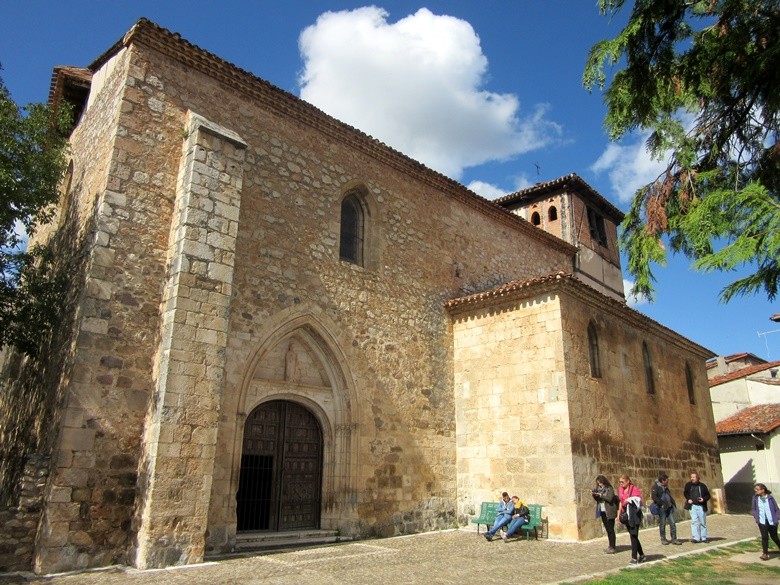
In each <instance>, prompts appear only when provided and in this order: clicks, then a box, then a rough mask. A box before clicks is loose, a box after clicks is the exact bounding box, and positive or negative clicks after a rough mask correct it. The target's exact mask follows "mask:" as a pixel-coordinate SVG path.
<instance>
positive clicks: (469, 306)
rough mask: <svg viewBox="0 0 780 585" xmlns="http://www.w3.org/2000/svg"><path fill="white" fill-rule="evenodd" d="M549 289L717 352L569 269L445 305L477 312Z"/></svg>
mask: <svg viewBox="0 0 780 585" xmlns="http://www.w3.org/2000/svg"><path fill="white" fill-rule="evenodd" d="M548 291H565V292H566V293H568V294H571V295H573V296H575V297H577V298H580V299H581V300H583V301H584V302H586V303H588V304H590V305H592V306H597V307H600V308H601V309H603V310H604V311H608V312H610V313H612V314H614V315H617V316H618V317H619V318H620V319H622V320H624V321H625V322H627V323H631V324H632V325H633V326H635V327H637V328H639V329H640V330H647V331H652V332H653V334H655V335H657V336H658V337H659V338H660V339H663V340H665V341H666V342H668V343H673V344H675V345H677V346H680V347H685V348H686V349H687V350H689V351H692V352H694V353H697V354H699V355H701V356H702V359H707V358H709V357H712V355H713V352H712V351H710V350H709V349H707V348H706V347H702V346H701V345H699V344H697V343H694V342H693V341H691V340H690V339H687V338H685V337H683V336H682V335H680V334H679V333H677V332H676V331H673V330H671V329H669V328H668V327H665V326H664V325H661V324H660V323H658V322H657V321H654V320H653V319H651V318H650V317H648V316H647V315H644V314H643V313H640V312H639V311H637V310H635V309H632V308H631V307H629V306H628V305H627V304H626V303H625V302H623V301H619V300H617V299H614V298H611V297H608V296H606V295H604V294H602V293H601V292H599V291H597V290H596V289H594V288H593V287H591V286H588V285H587V284H585V283H584V282H582V281H580V280H579V279H577V278H576V277H575V276H574V275H573V274H571V273H568V272H557V273H554V274H548V275H547V276H540V277H537V278H531V279H528V280H513V281H511V282H507V283H504V284H502V285H499V286H497V287H494V288H491V289H489V290H485V291H482V292H478V293H473V294H470V295H466V296H463V297H457V298H453V299H450V300H448V301H446V302H445V304H444V306H445V308H446V309H447V310H448V311H449V312H450V314H451V315H453V316H457V315H462V314H467V313H473V312H474V311H478V310H481V309H483V308H488V307H491V306H500V305H502V304H503V303H507V302H513V301H516V300H519V299H523V298H528V297H530V296H534V295H538V294H540V293H543V292H548Z"/></svg>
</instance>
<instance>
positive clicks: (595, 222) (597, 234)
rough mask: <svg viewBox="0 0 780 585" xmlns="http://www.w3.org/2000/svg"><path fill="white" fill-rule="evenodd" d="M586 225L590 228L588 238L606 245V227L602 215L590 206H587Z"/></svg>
mask: <svg viewBox="0 0 780 585" xmlns="http://www.w3.org/2000/svg"><path fill="white" fill-rule="evenodd" d="M588 226H589V228H590V239H591V240H593V241H594V242H596V243H598V244H599V245H601V246H606V245H607V227H606V224H605V223H604V216H603V215H601V214H600V213H598V212H597V211H596V210H594V209H591V208H590V207H589V208H588Z"/></svg>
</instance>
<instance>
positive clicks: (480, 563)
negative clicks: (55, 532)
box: [0, 514, 780, 585]
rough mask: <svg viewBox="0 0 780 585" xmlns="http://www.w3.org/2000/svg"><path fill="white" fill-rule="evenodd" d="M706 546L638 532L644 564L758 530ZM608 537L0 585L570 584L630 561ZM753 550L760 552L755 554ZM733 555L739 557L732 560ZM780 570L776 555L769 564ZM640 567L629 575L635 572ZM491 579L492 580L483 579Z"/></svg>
mask: <svg viewBox="0 0 780 585" xmlns="http://www.w3.org/2000/svg"><path fill="white" fill-rule="evenodd" d="M707 525H708V529H709V534H710V542H709V543H708V544H694V543H692V542H690V522H679V523H678V524H677V529H678V536H680V537H681V538H682V539H683V540H685V542H684V544H683V545H682V546H673V545H667V546H662V545H661V543H660V540H659V536H658V528H657V527H651V528H647V529H644V530H642V531H641V533H640V540H641V541H642V546H643V547H644V550H645V555H646V556H647V561H648V564H652V563H653V562H656V561H662V560H664V559H670V558H675V557H679V556H683V555H688V554H698V553H701V552H702V551H706V550H712V549H713V548H717V547H722V546H725V545H730V544H734V543H737V542H742V541H745V540H756V539H757V537H758V529H757V528H756V524H755V522H754V520H753V518H752V516H750V515H735V514H728V515H722V514H719V515H712V516H709V517H708V519H707ZM605 546H606V539H604V538H601V539H596V540H591V541H588V542H560V541H552V540H538V541H535V540H530V541H526V540H521V541H517V540H512V541H510V542H508V543H505V542H503V541H502V540H501V539H500V538H498V539H495V540H493V541H492V542H487V541H486V540H485V539H484V538H483V537H482V535H478V534H477V533H476V532H475V531H473V530H467V529H463V530H451V531H444V532H435V533H427V534H418V535H410V536H402V537H396V538H387V539H381V540H364V541H357V542H349V543H341V544H336V545H329V546H322V547H317V548H307V549H301V550H295V551H283V552H276V553H265V554H263V555H259V556H245V557H241V558H232V559H226V560H221V561H214V562H209V563H204V564H200V565H192V566H187V567H177V568H172V569H164V570H154V571H138V570H135V569H129V568H126V567H112V568H109V569H103V570H99V571H84V572H80V573H71V574H62V575H54V576H49V577H45V578H44V577H34V576H32V575H18V574H17V575H0V584H1V585H12V584H13V585H17V584H22V583H30V582H32V583H40V584H41V585H43V584H44V583H45V584H49V583H51V584H52V585H125V584H129V585H179V584H181V585H185V584H186V585H201V584H202V585H222V584H226V585H227V584H239V583H240V584H242V585H252V584H262V585H293V584H295V585H298V584H299V583H302V582H305V583H314V584H315V585H369V584H370V585H375V584H376V583H382V584H396V583H397V584H401V583H403V584H407V583H424V584H425V585H439V584H441V585H445V584H446V585H449V584H452V583H481V582H483V581H486V580H490V581H496V580H499V581H500V580H501V575H507V576H508V575H509V574H510V572H511V571H512V570H513V569H512V567H516V566H517V564H518V563H520V562H522V564H523V572H524V574H527V575H533V576H534V578H533V582H534V583H536V584H554V583H561V582H566V581H568V582H575V581H580V580H583V579H586V578H588V577H593V576H598V575H605V574H607V573H611V572H614V571H617V570H620V569H622V568H624V567H626V566H627V565H628V561H629V559H630V556H631V549H630V545H629V540H628V535H627V534H624V533H623V534H618V541H617V548H618V553H617V554H614V555H607V554H604V552H603V549H604V547H605ZM757 550H758V548H757ZM758 556H759V552H756V554H754V555H749V554H748V555H735V560H737V561H738V562H755V563H761V562H762V561H760V560H759V558H758ZM737 557H739V558H737ZM768 562H769V563H771V564H772V565H774V564H780V555H778V554H777V553H775V554H774V555H773V556H772V559H771V560H770V561H768ZM644 566H645V565H640V566H639V567H637V568H636V569H635V570H639V571H641V570H642V568H643V567H644ZM490 575H492V578H490V577H489V576H490Z"/></svg>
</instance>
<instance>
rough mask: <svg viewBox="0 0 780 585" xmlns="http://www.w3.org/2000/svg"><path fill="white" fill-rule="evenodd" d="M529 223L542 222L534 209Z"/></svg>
mask: <svg viewBox="0 0 780 585" xmlns="http://www.w3.org/2000/svg"><path fill="white" fill-rule="evenodd" d="M531 223H532V224H534V225H539V224H540V223H542V218H541V217H539V213H537V212H536V211H534V212H533V214H532V215H531Z"/></svg>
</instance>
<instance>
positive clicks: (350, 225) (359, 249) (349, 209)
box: [339, 193, 365, 266]
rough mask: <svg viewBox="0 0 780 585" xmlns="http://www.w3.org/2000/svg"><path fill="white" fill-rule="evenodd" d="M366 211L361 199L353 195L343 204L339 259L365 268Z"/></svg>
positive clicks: (348, 196) (346, 198) (345, 199)
mask: <svg viewBox="0 0 780 585" xmlns="http://www.w3.org/2000/svg"><path fill="white" fill-rule="evenodd" d="M364 231H365V211H364V209H363V205H362V203H361V201H360V198H359V197H358V196H357V195H356V194H354V193H351V194H349V195H347V196H346V197H344V200H343V201H342V202H341V241H340V245H339V257H340V258H341V259H342V260H345V261H347V262H351V263H352V264H357V265H358V266H363V241H364Z"/></svg>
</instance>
